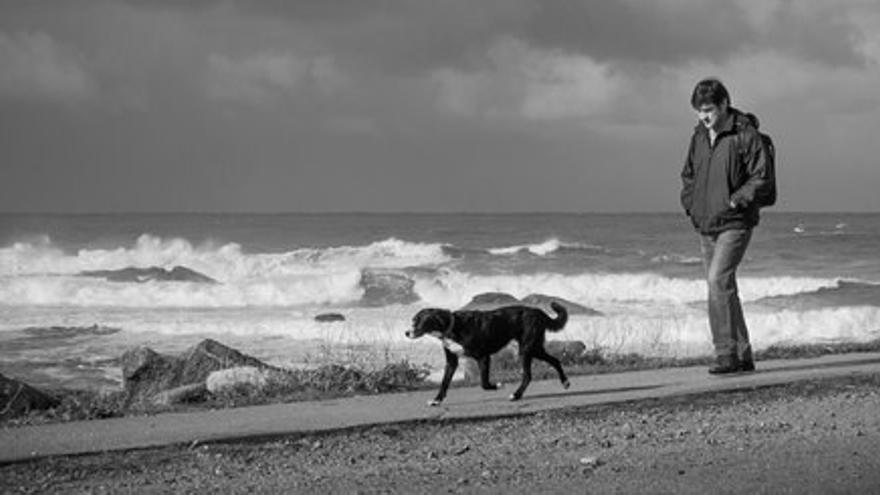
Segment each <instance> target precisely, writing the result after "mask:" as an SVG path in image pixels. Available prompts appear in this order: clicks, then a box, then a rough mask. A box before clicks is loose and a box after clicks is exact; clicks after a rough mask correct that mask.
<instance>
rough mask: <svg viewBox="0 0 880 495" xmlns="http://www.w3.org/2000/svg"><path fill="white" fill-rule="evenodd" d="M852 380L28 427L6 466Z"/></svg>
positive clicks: (645, 381) (591, 384) (644, 374)
mask: <svg viewBox="0 0 880 495" xmlns="http://www.w3.org/2000/svg"><path fill="white" fill-rule="evenodd" d="M853 373H880V353H865V354H845V355H838V356H825V357H821V358H815V359H797V360H778V361H763V362H760V363H758V371H757V372H755V373H750V374H743V375H737V376H727V377H712V376H709V375H708V374H707V373H706V368H705V367H702V366H700V367H690V368H668V369H661V370H650V371H635V372H626V373H615V374H606V375H591V376H575V377H571V388H570V389H569V390H563V389H562V387H561V386H560V385H559V383H558V382H557V381H555V380H545V381H535V382H532V384H531V386H530V387H529V389H528V390H527V391H526V395H525V397H524V398H523V400H522V401H520V402H509V401H508V400H507V395H508V394H509V393H510V392H511V391H512V390H513V388H512V386H508V387H507V390H504V389H502V390H498V391H492V392H484V391H482V390H480V389H479V388H454V389H452V390H450V393H449V396H448V397H447V399H446V402H444V404H443V405H442V406H440V407H429V406H427V401H428V400H429V399H430V398H432V397H433V395H434V391H421V392H408V393H398V394H386V395H373V396H364V397H354V398H347V399H337V400H325V401H315V402H297V403H291V404H275V405H266V406H253V407H242V408H236V409H222V410H214V411H204V412H194V413H167V414H159V415H155V416H142V417H129V418H117V419H106V420H97V421H81V422H71V423H59V424H50V425H43V426H27V427H20V428H9V429H5V430H0V464H2V463H8V462H14V461H21V460H26V459H31V458H38V457H45V456H54V455H69V454H84V453H92V452H104V451H112V450H126V449H136V448H144V447H157V446H163V445H173V444H190V443H193V442H211V441H228V440H239V439H252V438H260V437H267V438H268V437H272V436H277V435H284V434H291V433H314V432H322V431H332V430H338V429H344V428H351V427H358V426H368V425H377V424H388V423H399V422H408V421H416V420H448V419H466V418H481V417H483V418H485V417H502V416H514V415H521V414H529V413H534V412H539V411H544V410H551V409H561V408H568V407H578V406H587V405H597V404H612V403H620V402H628V401H637V400H643V399H652V398H663V397H671V396H681V395H688V394H697V393H702V392H709V391H722V390H734V389H741V388H751V387H760V386H767V385H774V384H783V383H790V382H794V381H798V380H805V379H813V378H824V377H832V376H841V375H847V374H853Z"/></svg>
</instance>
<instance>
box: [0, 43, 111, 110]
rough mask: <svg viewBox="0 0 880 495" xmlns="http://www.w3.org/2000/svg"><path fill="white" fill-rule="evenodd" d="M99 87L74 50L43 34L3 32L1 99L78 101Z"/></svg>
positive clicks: (0, 68)
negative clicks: (2, 96)
mask: <svg viewBox="0 0 880 495" xmlns="http://www.w3.org/2000/svg"><path fill="white" fill-rule="evenodd" d="M95 89H96V83H95V81H94V80H93V79H92V78H91V76H90V75H89V74H88V73H87V72H86V70H85V68H84V67H83V60H82V57H80V56H79V55H78V54H77V53H76V52H75V51H74V50H72V49H70V48H67V47H65V46H63V45H61V44H59V43H58V42H56V41H55V40H54V39H53V38H52V37H51V36H49V35H47V34H45V33H43V32H39V31H37V32H17V33H13V34H6V33H3V32H0V95H5V96H7V97H13V98H21V97H24V98H33V99H45V98H48V99H53V100H65V101H74V100H81V99H84V98H87V97H89V96H90V95H92V94H93V92H94V91H95Z"/></svg>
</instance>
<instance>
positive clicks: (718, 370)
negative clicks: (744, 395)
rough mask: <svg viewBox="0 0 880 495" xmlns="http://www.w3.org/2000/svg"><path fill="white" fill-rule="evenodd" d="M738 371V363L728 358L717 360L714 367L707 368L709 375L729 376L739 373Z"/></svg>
mask: <svg viewBox="0 0 880 495" xmlns="http://www.w3.org/2000/svg"><path fill="white" fill-rule="evenodd" d="M753 367H754V365H753ZM739 371H740V363H739V361H737V360H736V359H730V358H718V361H717V362H716V363H715V365H714V366H712V367H711V368H709V374H710V375H729V374H731V373H739Z"/></svg>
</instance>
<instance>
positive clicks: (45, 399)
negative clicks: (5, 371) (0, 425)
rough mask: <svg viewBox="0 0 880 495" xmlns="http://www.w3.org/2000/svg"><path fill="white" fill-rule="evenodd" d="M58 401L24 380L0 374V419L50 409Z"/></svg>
mask: <svg viewBox="0 0 880 495" xmlns="http://www.w3.org/2000/svg"><path fill="white" fill-rule="evenodd" d="M59 402H60V401H59V400H58V399H56V398H55V397H52V396H51V395H49V394H46V393H44V392H42V391H40V390H38V389H36V388H34V387H31V386H30V385H28V384H26V383H24V382H20V381H18V380H14V379H12V378H8V377H5V376H3V375H0V419H9V418H15V417H18V416H23V415H25V414H27V413H28V412H30V411H42V410H46V409H51V408H53V407H55V406H57V405H58V404H59Z"/></svg>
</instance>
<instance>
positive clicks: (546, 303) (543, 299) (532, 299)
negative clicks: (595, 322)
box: [521, 294, 602, 316]
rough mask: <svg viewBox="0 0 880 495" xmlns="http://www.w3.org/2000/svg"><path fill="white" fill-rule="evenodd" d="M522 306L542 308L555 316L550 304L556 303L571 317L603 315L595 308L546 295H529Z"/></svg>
mask: <svg viewBox="0 0 880 495" xmlns="http://www.w3.org/2000/svg"><path fill="white" fill-rule="evenodd" d="M521 302H522V304H525V305H527V306H534V307H536V308H541V309H543V310H544V312H546V313H547V314H550V315H553V313H554V312H553V309H551V308H550V303H551V302H555V303H557V304H561V305H562V306H563V307H565V309H566V310H568V314H569V316H571V315H586V316H601V315H602V313H601V312H599V311H596V310H595V309H593V308H588V307H586V306H583V305H581V304H578V303H576V302H572V301H569V300H567V299H563V298H561V297H555V296H547V295H544V294H529V295H527V296H526V297H524V298H522V301H521Z"/></svg>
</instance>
